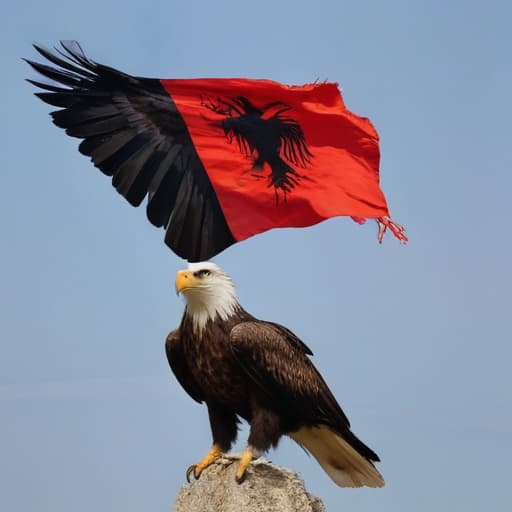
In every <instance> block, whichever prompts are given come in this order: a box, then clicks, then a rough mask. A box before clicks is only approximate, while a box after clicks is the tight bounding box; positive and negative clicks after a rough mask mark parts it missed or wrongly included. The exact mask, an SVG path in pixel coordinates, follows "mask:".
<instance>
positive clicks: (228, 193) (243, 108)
mask: <svg viewBox="0 0 512 512" xmlns="http://www.w3.org/2000/svg"><path fill="white" fill-rule="evenodd" d="M61 44H62V47H63V49H64V51H61V50H56V51H55V52H54V53H52V52H49V51H47V50H45V49H43V48H41V47H40V46H35V48H36V50H37V51H38V52H39V53H40V54H41V55H43V57H45V58H46V59H47V60H48V61H50V62H51V63H52V64H54V65H55V66H56V67H54V66H48V65H45V64H40V63H36V62H31V61H27V62H28V63H29V64H30V65H31V66H32V67H33V68H34V69H35V70H36V71H38V72H39V73H41V74H42V75H44V76H45V77H46V78H48V79H50V80H51V81H52V82H53V83H52V84H48V83H42V82H37V81H34V80H29V82H31V83H32V84H34V85H36V86H37V87H39V88H41V89H43V90H44V92H39V93H37V96H39V98H41V99H42V100H43V101H45V102H47V103H49V104H51V105H54V106H56V107H59V108H60V110H57V111H55V112H52V114H51V115H52V117H53V120H54V123H55V124H56V125H57V126H60V127H62V128H65V129H66V133H67V134H68V135H70V136H73V137H78V138H80V139H83V141H82V143H81V144H80V146H79V150H80V152H81V153H83V154H85V155H87V156H89V157H90V158H91V160H92V162H93V163H94V165H95V166H96V167H98V168H99V169H100V170H101V171H102V172H103V173H104V174H106V175H108V176H112V184H113V186H114V187H115V188H116V189H117V191H118V192H119V193H120V194H121V195H123V196H124V197H125V198H126V199H127V200H128V201H129V202H130V203H131V204H132V205H134V206H138V205H140V204H141V203H142V201H143V200H144V199H145V198H146V197H147V216H148V219H149V221H150V222H151V223H152V224H154V225H155V226H159V227H160V226H162V227H164V228H165V229H166V235H165V242H166V244H167V245H168V246H169V247H170V248H171V249H172V250H173V251H174V252H176V254H178V255H179V256H181V257H183V258H185V259H188V260H189V261H200V260H205V259H208V258H211V257H213V256H215V255H216V254H218V253H219V252H221V251H222V250H224V249H226V248H227V247H229V246H230V245H232V244H234V243H235V242H239V241H242V240H244V239H246V238H248V237H250V236H253V235H256V234H258V233H262V232H264V231H267V230H269V229H272V228H277V227H304V226H310V225H313V224H316V223H318V222H321V221H323V220H325V219H328V218H331V217H336V216H345V215H346V216H351V217H352V218H353V219H354V220H356V221H357V222H364V220H365V219H368V218H374V219H376V220H377V222H378V223H379V226H380V229H379V241H380V240H382V236H383V234H384V231H385V230H386V228H388V227H389V228H390V230H391V231H392V232H393V233H394V234H395V236H396V237H397V238H398V239H399V240H401V241H403V242H405V241H407V238H406V237H405V234H404V230H403V228H402V227H401V226H399V225H398V224H396V223H394V222H392V221H391V219H390V217H389V211H388V207H387V204H386V200H385V197H384V194H383V193H382V191H381V189H380V187H379V140H378V135H377V132H376V131H375V129H374V127H373V126H372V124H371V123H370V121H369V120H368V119H366V118H362V117H359V116H356V115H355V114H353V113H352V112H350V111H349V110H348V109H347V108H346V107H345V105H344V103H343V100H342V97H341V94H340V92H339V90H338V87H337V85H336V84H333V83H315V84H308V85H303V86H287V85H283V84H280V83H277V82H273V81H270V80H249V79H244V78H231V79H218V78H213V79H211V78H204V79H191V80H185V79H172V80H158V79H149V78H139V77H133V76H130V75H127V74H125V73H122V72H120V71H117V70H115V69H113V68H110V67H108V66H104V65H102V64H98V63H96V62H94V61H92V60H90V59H89V58H87V57H86V56H85V54H84V53H83V51H82V49H81V48H80V46H79V45H78V43H76V42H73V41H68V42H62V43H61Z"/></svg>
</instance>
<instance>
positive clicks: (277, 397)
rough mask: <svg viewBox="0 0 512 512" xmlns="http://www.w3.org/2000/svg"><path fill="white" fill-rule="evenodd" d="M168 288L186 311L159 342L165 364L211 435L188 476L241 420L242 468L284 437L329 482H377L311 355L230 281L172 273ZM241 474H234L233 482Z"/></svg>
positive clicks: (207, 270)
mask: <svg viewBox="0 0 512 512" xmlns="http://www.w3.org/2000/svg"><path fill="white" fill-rule="evenodd" d="M176 288H177V290H178V291H179V292H183V294H184V295H185V297H186V299H187V307H186V309H185V313H184V315H183V319H182V321H181V324H180V326H179V328H178V329H176V330H175V331H173V332H171V333H170V334H169V336H168V337H167V343H166V352H167V358H168V360H169V364H170V366H171V368H172V370H173V372H174V374H175V375H176V378H177V379H178V381H179V382H180V384H181V385H182V386H183V388H184V389H185V390H186V391H187V392H188V394H189V395H190V396H191V397H192V398H193V399H194V400H196V401H198V402H204V403H206V405H207V407H208V413H209V417H210V424H211V429H212V436H213V448H212V451H211V452H210V453H209V454H208V455H207V457H206V458H205V459H204V460H203V461H201V462H200V463H198V464H197V465H195V466H193V467H191V468H190V470H189V471H192V470H193V471H194V474H195V476H196V477H199V476H200V474H201V472H202V470H203V469H204V468H205V467H206V466H207V465H209V464H210V463H211V462H213V461H214V460H215V458H216V457H218V456H219V455H220V454H221V453H224V452H227V451H228V450H229V449H230V448H231V445H232V443H233V442H234V440H235V439H236V435H237V424H238V418H243V419H245V420H246V421H247V422H249V423H250V426H251V428H250V434H249V438H248V450H247V453H248V456H247V457H246V459H247V463H248V461H250V459H251V457H252V458H254V457H258V456H259V455H261V454H262V453H264V452H265V451H267V450H268V449H269V448H270V447H271V446H276V445H277V443H278V441H279V439H280V438H281V436H282V435H285V434H286V435H289V436H290V437H291V438H292V439H294V440H295V441H297V442H298V443H299V444H300V445H302V446H303V447H304V448H306V449H307V450H308V451H309V452H311V453H312V454H313V455H314V456H315V458H317V460H318V462H319V463H320V464H321V465H322V467H323V468H324V470H325V471H326V472H327V473H328V474H329V476H330V477H331V478H332V479H333V480H334V481H335V482H336V483H337V484H338V485H340V486H343V487H346V486H349V487H359V486H362V485H367V486H370V487H380V486H382V485H384V481H383V479H382V476H381V475H380V473H379V472H378V471H377V470H376V468H375V466H374V465H373V462H374V461H378V460H379V457H378V456H377V454H376V453H375V452H373V451H372V450H371V449H370V448H368V447H367V446H366V445H365V444H364V443H362V442H361V441H360V440H359V439H358V438H357V437H356V436H355V435H354V434H353V433H352V432H351V431H350V424H349V421H348V419H347V417H346V416H345V414H344V413H343V411H342V410H341V407H340V406H339V405H338V403H337V401H336V399H335V398H334V396H333V394H332V393H331V391H330V390H329V388H328V386H327V384H326V383H325V381H324V380H323V378H322V376H321V375H320V373H319V372H318V370H317V369H316V368H315V367H314V366H313V363H312V362H311V360H310V359H309V356H310V355H312V352H311V350H310V349H309V348H308V347H307V346H306V345H305V344H304V343H303V342H302V341H301V340H300V339H299V338H298V337H297V336H296V335H295V334H293V333H292V332H291V331H290V330H289V329H287V328H286V327H283V326H281V325H279V324H275V323H272V322H264V321H261V320H257V319H255V318H254V317H252V316H251V315H250V314H249V313H247V312H246V311H245V310H244V309H243V308H242V307H241V306H240V304H239V303H238V300H237V298H236V294H235V291H234V288H233V285H232V284H231V281H230V280H229V278H228V277H227V276H226V275H225V274H224V273H223V272H222V271H221V270H220V269H219V268H218V267H217V266H216V265H213V264H212V263H197V264H191V265H190V266H189V270H188V271H180V272H179V273H178V277H177V280H176ZM242 459H243V458H242ZM241 466H242V463H241ZM245 469H246V466H245V467H241V468H240V469H239V473H238V475H237V478H238V479H239V480H240V481H241V480H242V479H243V478H244V476H245Z"/></svg>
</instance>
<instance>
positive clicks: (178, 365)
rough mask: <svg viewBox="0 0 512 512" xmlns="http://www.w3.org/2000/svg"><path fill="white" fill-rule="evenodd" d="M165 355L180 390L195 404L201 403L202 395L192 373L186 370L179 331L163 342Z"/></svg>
mask: <svg viewBox="0 0 512 512" xmlns="http://www.w3.org/2000/svg"><path fill="white" fill-rule="evenodd" d="M165 354H166V355H167V361H168V362H169V366H170V367H171V370H172V372H173V373H174V375H175V377H176V379H177V380H178V382H179V383H180V384H181V386H182V388H183V389H184V390H185V391H186V392H187V393H188V394H189V395H190V396H191V397H192V398H193V399H194V400H195V401H196V402H199V403H202V402H203V400H204V398H203V393H202V391H201V389H200V388H199V386H198V385H197V384H196V382H195V380H194V378H193V376H192V373H191V372H190V370H189V368H188V365H187V361H186V359H185V355H184V353H183V348H182V345H181V337H180V333H179V329H176V330H175V331H172V332H171V333H169V336H167V339H166V340H165Z"/></svg>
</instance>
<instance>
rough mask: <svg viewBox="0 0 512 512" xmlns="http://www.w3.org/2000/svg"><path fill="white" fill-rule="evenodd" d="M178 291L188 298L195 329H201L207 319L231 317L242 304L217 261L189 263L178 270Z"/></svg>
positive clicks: (188, 306) (186, 312)
mask: <svg viewBox="0 0 512 512" xmlns="http://www.w3.org/2000/svg"><path fill="white" fill-rule="evenodd" d="M176 293H178V294H179V293H182V294H183V296H184V297H185V300H186V301H187V307H186V309H185V314H186V315H188V316H190V317H191V318H192V323H193V326H194V329H195V330H199V331H201V330H202V329H204V327H205V326H206V324H207V322H208V320H215V319H216V318H217V317H219V318H221V319H222V320H226V319H227V318H229V317H230V316H231V315H233V313H235V311H236V310H237V308H239V307H240V305H239V303H238V298H237V296H236V291H235V287H234V286H233V282H232V281H231V279H230V277H229V276H228V275H227V274H226V273H225V272H224V271H223V270H222V269H221V268H220V267H219V266H217V265H215V263H211V262H209V261H207V262H201V263H189V264H188V269H186V270H179V271H178V273H177V274H176Z"/></svg>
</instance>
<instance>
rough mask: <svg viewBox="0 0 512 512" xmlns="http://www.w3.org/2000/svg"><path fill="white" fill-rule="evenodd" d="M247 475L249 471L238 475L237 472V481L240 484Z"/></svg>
mask: <svg viewBox="0 0 512 512" xmlns="http://www.w3.org/2000/svg"><path fill="white" fill-rule="evenodd" d="M246 476H247V471H244V472H243V473H242V474H241V475H238V473H237V475H236V476H235V480H236V483H237V484H238V485H240V484H241V483H242V482H243V481H244V480H245V478H246Z"/></svg>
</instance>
